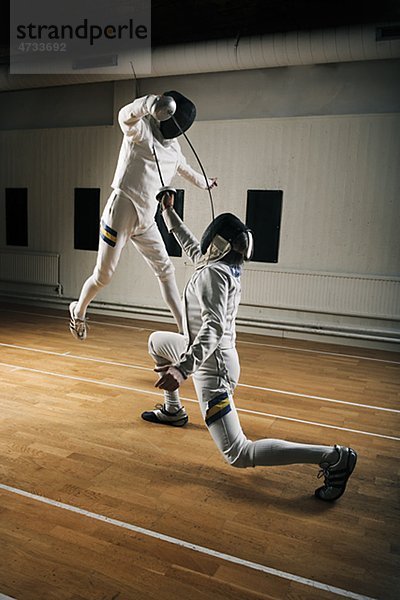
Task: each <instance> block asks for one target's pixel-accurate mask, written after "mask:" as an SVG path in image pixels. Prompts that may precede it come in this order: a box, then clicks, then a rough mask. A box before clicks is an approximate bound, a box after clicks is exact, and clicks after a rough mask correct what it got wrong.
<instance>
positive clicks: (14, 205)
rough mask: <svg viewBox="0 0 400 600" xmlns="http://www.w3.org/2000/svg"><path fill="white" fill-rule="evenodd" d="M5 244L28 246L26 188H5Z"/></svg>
mask: <svg viewBox="0 0 400 600" xmlns="http://www.w3.org/2000/svg"><path fill="white" fill-rule="evenodd" d="M6 244H7V246H27V245H28V188H6Z"/></svg>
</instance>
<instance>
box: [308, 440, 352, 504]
mask: <svg viewBox="0 0 400 600" xmlns="http://www.w3.org/2000/svg"><path fill="white" fill-rule="evenodd" d="M335 448H336V450H337V451H338V452H339V460H338V461H337V462H336V463H334V464H333V465H329V464H327V463H324V464H321V465H320V467H321V471H320V472H319V474H318V477H322V476H324V477H325V481H324V485H323V486H321V487H319V488H318V489H317V490H315V495H316V497H317V498H319V499H320V500H325V501H326V502H333V501H334V500H337V499H338V498H340V496H342V495H343V494H344V491H345V489H346V485H347V481H348V479H349V477H350V475H351V474H352V472H353V471H354V469H355V466H356V462H357V452H355V450H353V449H352V448H345V447H344V446H335Z"/></svg>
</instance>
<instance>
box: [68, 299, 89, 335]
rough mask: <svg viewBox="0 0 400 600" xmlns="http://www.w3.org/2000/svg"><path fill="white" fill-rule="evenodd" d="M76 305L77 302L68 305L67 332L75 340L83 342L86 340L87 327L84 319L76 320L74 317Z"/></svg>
mask: <svg viewBox="0 0 400 600" xmlns="http://www.w3.org/2000/svg"><path fill="white" fill-rule="evenodd" d="M77 304H78V303H77V302H71V304H70V305H69V315H70V321H69V330H70V332H71V333H72V335H73V336H74V338H75V339H77V340H80V341H81V342H83V341H84V340H86V338H87V330H88V326H87V322H86V319H78V318H76V317H75V313H74V311H75V307H76V305H77Z"/></svg>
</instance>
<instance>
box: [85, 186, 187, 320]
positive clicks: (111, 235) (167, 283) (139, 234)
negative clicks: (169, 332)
mask: <svg viewBox="0 0 400 600" xmlns="http://www.w3.org/2000/svg"><path fill="white" fill-rule="evenodd" d="M128 239H130V241H131V242H132V244H133V245H134V246H135V248H136V249H137V250H138V251H139V252H140V254H141V255H142V256H143V258H144V259H145V261H146V262H147V264H148V265H149V266H150V268H151V269H152V271H153V273H154V274H155V276H156V277H157V279H158V282H159V285H160V290H161V294H162V297H163V299H164V301H165V302H166V304H167V305H168V306H169V308H170V310H171V312H172V314H173V315H174V317H175V320H176V322H177V324H178V327H179V330H180V331H181V330H182V302H181V298H180V294H179V290H178V287H177V285H176V281H175V274H174V271H175V268H174V265H173V264H172V262H171V259H170V258H169V256H168V253H167V250H166V248H165V244H164V241H163V239H162V236H161V234H160V232H159V230H158V227H157V224H156V222H155V221H154V220H153V221H152V222H151V224H150V225H149V226H148V227H147V228H145V229H143V228H141V227H140V224H139V223H138V216H137V213H136V210H135V207H134V204H133V203H132V202H131V200H130V199H129V198H127V197H126V196H124V195H122V194H119V193H118V192H112V194H111V195H110V197H109V199H108V201H107V204H106V206H105V207H104V210H103V214H102V217H101V223H100V241H99V250H98V254H97V262H96V266H95V269H94V271H93V274H92V276H91V277H89V279H88V280H87V281H86V282H85V284H84V285H83V288H82V292H81V295H80V298H79V300H78V304H77V307H76V309H75V312H76V316H77V317H79V318H84V316H85V313H86V309H87V307H88V305H89V303H90V302H91V301H92V300H93V298H94V297H95V296H96V295H97V293H98V292H99V291H100V289H101V288H102V287H104V286H106V285H108V283H109V282H110V280H111V278H112V276H113V274H114V272H115V269H116V268H117V265H118V262H119V259H120V256H121V252H122V250H123V248H124V246H125V244H126V243H127V241H128Z"/></svg>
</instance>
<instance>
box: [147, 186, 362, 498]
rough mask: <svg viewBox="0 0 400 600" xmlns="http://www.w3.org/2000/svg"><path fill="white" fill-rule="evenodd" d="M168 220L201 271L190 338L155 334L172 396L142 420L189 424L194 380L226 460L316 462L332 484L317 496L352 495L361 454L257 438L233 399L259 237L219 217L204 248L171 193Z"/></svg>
mask: <svg viewBox="0 0 400 600" xmlns="http://www.w3.org/2000/svg"><path fill="white" fill-rule="evenodd" d="M162 203H163V205H164V210H163V218H164V221H165V223H166V225H167V227H168V229H169V231H172V233H173V234H174V236H175V238H176V239H177V241H178V242H179V244H180V245H181V246H182V248H183V250H184V251H185V252H186V254H187V255H188V257H189V258H190V259H191V260H192V261H193V262H194V264H195V266H196V270H195V272H194V273H193V275H192V276H191V278H190V279H189V281H188V283H187V285H186V287H185V290H184V294H183V307H184V310H183V315H184V319H183V335H179V334H177V333H173V332H165V331H157V332H153V333H152V334H151V336H150V338H149V353H150V355H151V356H152V358H153V359H154V361H155V364H156V369H155V370H156V371H157V372H158V373H159V375H160V379H159V380H158V382H157V383H156V384H155V385H156V387H159V388H161V389H163V390H164V398H165V402H164V404H163V405H158V406H157V407H156V408H155V409H154V410H151V411H146V412H144V413H143V414H142V418H143V419H144V420H145V421H149V422H151V423H157V424H163V425H173V426H175V427H176V426H183V425H185V424H186V423H187V422H188V415H187V413H186V411H185V408H184V407H183V406H182V405H181V402H180V398H179V389H178V388H179V387H180V385H181V384H182V383H183V382H184V381H185V380H186V379H187V378H188V377H189V376H192V378H193V383H194V386H195V390H196V395H197V398H198V400H199V404H200V409H201V413H202V416H203V418H204V420H205V423H206V426H207V428H208V430H209V432H210V434H211V436H212V438H213V440H214V442H215V444H216V445H217V447H218V449H219V451H220V452H221V454H222V455H223V457H224V458H225V459H226V461H227V462H228V463H229V464H230V465H232V466H234V467H242V468H245V467H257V466H272V465H287V464H296V463H311V464H316V465H319V466H320V468H321V469H322V473H323V474H324V476H325V481H324V485H323V486H321V487H319V488H318V489H317V490H316V491H315V495H316V496H317V497H318V498H320V499H321V500H326V501H332V500H336V499H337V498H339V497H340V496H341V495H342V494H343V492H344V491H345V488H346V484H347V480H348V478H349V477H350V475H351V473H352V472H353V470H354V467H355V464H356V460H357V454H356V452H355V451H354V450H353V449H351V448H347V447H344V446H338V445H335V446H324V445H312V444H298V443H293V442H288V441H285V440H277V439H261V440H257V441H255V442H253V441H251V440H249V439H248V438H247V437H246V436H245V434H244V432H243V430H242V427H241V424H240V421H239V418H238V414H237V411H236V408H235V402H234V398H233V392H234V389H235V387H236V385H237V383H238V379H239V373H240V364H239V358H238V354H237V351H236V347H235V339H236V331H235V319H236V314H237V310H238V306H239V302H240V292H241V288H240V274H241V268H242V263H243V260H244V259H246V258H250V256H251V252H252V243H253V238H252V234H251V232H250V231H249V230H248V229H247V227H246V226H245V225H244V224H243V223H242V222H241V221H240V220H239V219H238V218H237V217H236V216H234V215H232V214H230V213H225V214H222V215H219V216H218V217H217V218H216V219H215V220H214V221H213V222H212V223H211V224H210V225H209V227H208V228H207V229H206V231H205V233H204V234H203V237H202V240H201V243H199V242H198V240H197V239H196V238H195V237H194V236H193V234H192V233H191V232H190V231H189V229H188V228H187V227H186V225H185V224H184V223H183V222H182V220H181V219H180V217H179V216H178V215H177V213H176V212H175V211H174V209H173V206H172V205H173V197H172V196H171V195H167V194H166V195H165V196H164V197H163V199H162Z"/></svg>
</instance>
